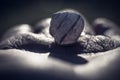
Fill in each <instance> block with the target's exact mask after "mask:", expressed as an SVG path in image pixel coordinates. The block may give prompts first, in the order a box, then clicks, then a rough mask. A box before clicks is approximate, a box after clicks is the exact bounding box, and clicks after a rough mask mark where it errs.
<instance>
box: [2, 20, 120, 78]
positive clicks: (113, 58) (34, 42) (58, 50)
mask: <svg viewBox="0 0 120 80" xmlns="http://www.w3.org/2000/svg"><path fill="white" fill-rule="evenodd" d="M49 20H50V19H46V20H44V21H41V22H40V24H39V26H37V27H30V26H29V25H26V24H24V25H20V26H17V27H14V28H12V29H10V30H9V31H8V32H7V33H6V34H5V35H4V36H3V39H2V40H1V44H0V48H1V50H0V62H1V64H0V78H1V79H2V80H3V79H15V80H16V79H17V80H18V79H20V80H28V79H30V80H35V79H43V80H53V79H55V80H80V79H81V80H84V79H85V80H104V79H105V80H107V79H112V80H114V79H115V80H116V79H118V78H120V77H119V74H120V72H119V70H120V69H119V65H120V63H119V61H120V59H119V57H120V53H119V51H120V48H119V44H120V43H119V34H118V35H117V39H116V38H115V39H113V38H112V36H109V37H107V35H101V36H102V39H101V36H100V38H99V36H98V35H94V36H93V35H87V34H86V35H83V36H81V38H80V39H79V41H78V44H74V45H69V46H59V45H57V44H55V43H54V39H53V38H52V37H51V35H49V32H48V31H49V30H48V29H49ZM96 24H100V23H97V22H96ZM101 24H105V25H107V24H109V23H108V22H106V23H101ZM87 27H89V26H87ZM94 27H95V30H94V29H93V31H95V33H96V28H97V26H96V25H94ZM100 27H104V25H102V26H100ZM108 27H109V26H108ZM114 27H115V26H114ZM110 29H111V28H110ZM110 29H109V30H110ZM102 30H103V29H102ZM112 30H113V31H114V30H115V29H114V28H112ZM107 31H108V30H106V31H105V30H104V32H103V33H106V32H107ZM91 36H93V37H92V38H91ZM114 36H115V35H114ZM85 40H89V41H90V42H92V43H90V42H88V43H87V45H86V44H85ZM104 40H107V41H108V42H102V41H104ZM81 42H82V43H81ZM103 43H104V44H106V45H107V46H105V45H102V44H103ZM109 43H111V44H109ZM89 45H90V47H89ZM95 45H97V47H98V48H97V47H96V46H95ZM109 46H110V47H109ZM91 47H92V48H91ZM81 48H82V49H81ZM104 49H105V50H104ZM6 76H7V77H6Z"/></svg>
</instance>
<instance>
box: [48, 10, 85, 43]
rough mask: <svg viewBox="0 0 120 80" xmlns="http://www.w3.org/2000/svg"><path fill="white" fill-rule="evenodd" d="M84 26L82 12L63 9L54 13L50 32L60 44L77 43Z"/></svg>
mask: <svg viewBox="0 0 120 80" xmlns="http://www.w3.org/2000/svg"><path fill="white" fill-rule="evenodd" d="M83 28H84V20H83V17H82V16H81V14H80V13H79V12H77V11H75V10H63V11H59V12H56V13H54V14H53V15H52V18H51V23H50V34H51V35H52V36H53V37H54V39H55V42H56V43H57V44H60V45H68V44H73V43H75V42H76V41H77V40H78V38H79V36H80V34H81V32H82V31H83Z"/></svg>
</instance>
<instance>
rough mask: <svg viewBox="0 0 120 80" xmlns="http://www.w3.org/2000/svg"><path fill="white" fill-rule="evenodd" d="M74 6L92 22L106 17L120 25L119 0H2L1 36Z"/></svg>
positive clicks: (0, 0) (0, 5) (0, 7)
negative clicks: (24, 24)
mask: <svg viewBox="0 0 120 80" xmlns="http://www.w3.org/2000/svg"><path fill="white" fill-rule="evenodd" d="M66 8H72V9H76V10H78V11H79V12H81V13H82V14H83V15H84V16H85V17H86V18H87V19H88V21H89V22H90V23H92V21H93V20H94V19H96V18H98V17H105V18H108V19H111V20H113V21H114V22H116V23H117V24H118V25H120V16H119V15H120V9H119V8H120V3H119V0H0V37H1V36H2V35H3V34H4V32H5V31H6V30H7V29H8V28H10V27H13V26H15V25H18V24H23V23H28V24H31V25H34V24H35V23H37V22H38V21H39V20H41V19H44V18H47V17H50V16H51V15H52V14H53V13H54V12H56V11H59V10H62V9H66Z"/></svg>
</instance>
